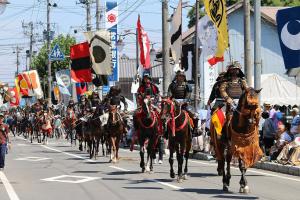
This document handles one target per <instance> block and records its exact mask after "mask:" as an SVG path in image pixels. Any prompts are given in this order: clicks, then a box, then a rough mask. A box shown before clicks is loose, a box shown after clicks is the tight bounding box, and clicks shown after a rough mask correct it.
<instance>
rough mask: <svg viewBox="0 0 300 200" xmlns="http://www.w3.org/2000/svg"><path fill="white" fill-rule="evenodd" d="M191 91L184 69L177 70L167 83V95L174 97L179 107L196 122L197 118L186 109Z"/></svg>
mask: <svg viewBox="0 0 300 200" xmlns="http://www.w3.org/2000/svg"><path fill="white" fill-rule="evenodd" d="M191 93H192V89H191V87H190V85H189V84H188V82H187V80H186V76H185V74H184V70H178V71H177V72H176V76H175V78H174V80H173V81H172V83H171V84H170V85H169V88H168V97H170V98H171V99H175V100H176V101H177V102H178V103H180V104H181V109H183V110H185V111H187V113H188V114H189V116H190V118H191V119H193V121H194V120H195V121H194V122H195V123H198V119H196V116H195V114H193V113H192V112H191V111H190V110H189V109H188V102H189V101H190V98H191ZM192 126H193V125H192ZM194 130H196V129H194Z"/></svg>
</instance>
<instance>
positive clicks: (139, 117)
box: [133, 97, 161, 173]
mask: <svg viewBox="0 0 300 200" xmlns="http://www.w3.org/2000/svg"><path fill="white" fill-rule="evenodd" d="M159 118H160V116H159V115H158V113H157V112H156V111H155V110H153V108H152V106H151V99H150V98H149V97H146V98H145V99H144V100H143V102H142V103H141V107H140V108H139V109H138V110H137V111H136V112H135V114H134V116H133V126H134V129H135V130H136V132H137V133H136V135H137V137H138V141H139V144H140V158H141V161H140V167H141V168H142V173H144V172H145V171H148V172H150V173H152V172H153V159H154V157H155V147H156V143H157V142H158V141H157V140H158V135H159V133H161V130H160V119H159ZM146 149H147V162H146V164H145V159H144V155H145V150H146ZM149 161H150V163H149Z"/></svg>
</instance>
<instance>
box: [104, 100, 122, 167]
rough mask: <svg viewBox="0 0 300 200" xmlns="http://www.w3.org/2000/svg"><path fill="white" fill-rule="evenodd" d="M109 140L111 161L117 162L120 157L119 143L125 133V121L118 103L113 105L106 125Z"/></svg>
mask: <svg viewBox="0 0 300 200" xmlns="http://www.w3.org/2000/svg"><path fill="white" fill-rule="evenodd" d="M106 129H107V130H106V131H107V133H108V140H109V148H108V149H109V150H108V151H109V153H110V162H113V163H116V162H117V161H118V159H119V144H120V140H121V137H122V134H123V133H124V123H123V118H122V116H121V114H120V113H119V111H118V107H117V106H116V105H111V106H110V109H109V117H108V121H107V125H106Z"/></svg>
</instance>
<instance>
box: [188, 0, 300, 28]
mask: <svg viewBox="0 0 300 200" xmlns="http://www.w3.org/2000/svg"><path fill="white" fill-rule="evenodd" d="M203 1H204V0H200V8H202V7H203V5H204V3H203ZM239 1H242V0H227V1H226V6H227V7H228V6H231V5H233V4H235V3H237V2H239ZM251 4H253V0H251ZM261 5H262V6H300V0H261ZM199 10H200V17H202V16H204V15H205V13H204V12H203V11H202V10H201V9H199ZM195 17H196V15H195V8H194V7H193V8H191V9H190V11H189V12H188V15H187V18H188V19H189V23H188V27H189V28H191V27H192V26H194V25H195V21H196V19H195Z"/></svg>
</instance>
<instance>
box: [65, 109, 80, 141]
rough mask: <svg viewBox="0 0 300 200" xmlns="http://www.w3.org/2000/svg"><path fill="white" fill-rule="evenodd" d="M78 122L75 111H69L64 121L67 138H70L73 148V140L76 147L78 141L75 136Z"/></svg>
mask: <svg viewBox="0 0 300 200" xmlns="http://www.w3.org/2000/svg"><path fill="white" fill-rule="evenodd" d="M76 122H77V118H76V114H75V112H74V110H72V109H68V110H67V115H66V118H65V119H64V121H63V124H64V126H65V130H66V134H67V138H70V141H71V146H73V140H74V143H75V146H76V139H75V134H74V132H76V130H75V128H76Z"/></svg>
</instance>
